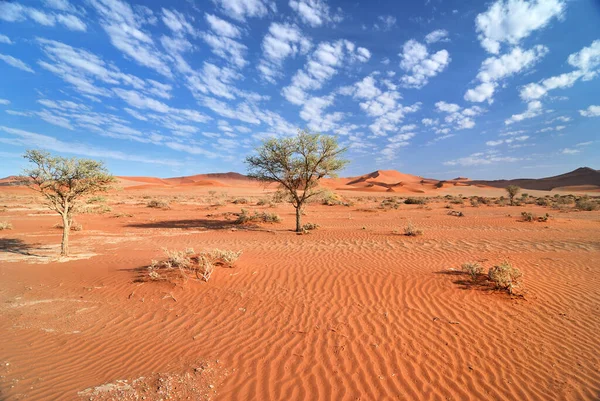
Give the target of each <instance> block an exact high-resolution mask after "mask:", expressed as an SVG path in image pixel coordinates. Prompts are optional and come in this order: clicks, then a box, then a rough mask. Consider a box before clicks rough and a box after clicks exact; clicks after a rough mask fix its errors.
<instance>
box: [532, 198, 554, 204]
mask: <svg viewBox="0 0 600 401" xmlns="http://www.w3.org/2000/svg"><path fill="white" fill-rule="evenodd" d="M535 204H536V205H538V206H551V205H552V201H551V200H550V199H549V198H537V199H536V201H535Z"/></svg>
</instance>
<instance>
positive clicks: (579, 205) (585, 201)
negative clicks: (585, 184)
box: [575, 196, 599, 212]
mask: <svg viewBox="0 0 600 401" xmlns="http://www.w3.org/2000/svg"><path fill="white" fill-rule="evenodd" d="M598 207H599V205H598V203H597V202H594V201H593V200H591V199H590V198H588V197H587V196H584V197H581V198H579V199H577V201H575V208H576V209H577V210H583V211H586V212H592V211H594V210H598Z"/></svg>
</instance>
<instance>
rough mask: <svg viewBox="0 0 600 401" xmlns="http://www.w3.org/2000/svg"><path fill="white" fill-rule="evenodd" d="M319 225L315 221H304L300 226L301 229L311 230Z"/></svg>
mask: <svg viewBox="0 0 600 401" xmlns="http://www.w3.org/2000/svg"><path fill="white" fill-rule="evenodd" d="M319 227H320V226H319V225H318V224H316V223H306V224H304V225H303V226H302V231H303V232H304V231H313V230H316V229H318V228H319Z"/></svg>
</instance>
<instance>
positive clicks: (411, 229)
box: [404, 223, 423, 237]
mask: <svg viewBox="0 0 600 401" xmlns="http://www.w3.org/2000/svg"><path fill="white" fill-rule="evenodd" d="M404 235H407V236H409V237H417V236H419V235H423V230H421V229H419V228H417V227H415V226H414V225H413V224H412V223H408V225H407V226H406V227H404Z"/></svg>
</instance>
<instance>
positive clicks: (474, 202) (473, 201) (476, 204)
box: [469, 197, 479, 207]
mask: <svg viewBox="0 0 600 401" xmlns="http://www.w3.org/2000/svg"><path fill="white" fill-rule="evenodd" d="M469 202H471V206H473V207H479V199H477V197H474V198H471V199H469Z"/></svg>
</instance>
